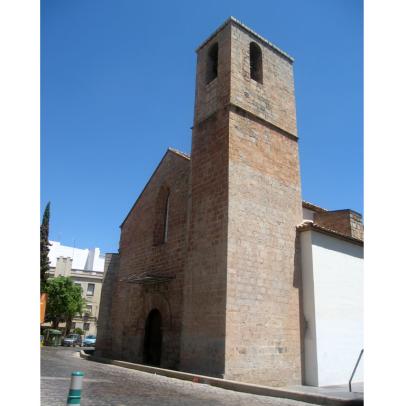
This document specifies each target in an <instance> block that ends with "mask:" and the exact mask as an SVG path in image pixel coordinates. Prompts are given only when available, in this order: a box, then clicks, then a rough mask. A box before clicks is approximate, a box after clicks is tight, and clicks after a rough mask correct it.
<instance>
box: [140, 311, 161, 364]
mask: <svg viewBox="0 0 406 406" xmlns="http://www.w3.org/2000/svg"><path fill="white" fill-rule="evenodd" d="M161 347H162V317H161V313H159V311H158V310H157V309H154V310H151V312H150V313H149V315H148V317H147V321H146V322H145V336H144V362H145V363H146V364H149V365H154V366H159V365H160V363H161Z"/></svg>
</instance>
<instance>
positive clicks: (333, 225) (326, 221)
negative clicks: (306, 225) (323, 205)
mask: <svg viewBox="0 0 406 406" xmlns="http://www.w3.org/2000/svg"><path fill="white" fill-rule="evenodd" d="M314 222H315V223H316V224H318V225H320V226H323V227H326V228H329V229H331V230H334V231H337V232H339V233H342V234H344V235H348V236H349V237H354V238H358V239H360V240H363V239H364V225H363V224H362V217H361V215H360V214H358V213H356V212H355V211H353V210H349V209H346V210H333V211H325V212H320V213H315V215H314Z"/></svg>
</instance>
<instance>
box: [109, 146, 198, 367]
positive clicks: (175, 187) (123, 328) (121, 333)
mask: <svg viewBox="0 0 406 406" xmlns="http://www.w3.org/2000/svg"><path fill="white" fill-rule="evenodd" d="M189 166H190V161H189V159H187V158H185V157H183V156H181V155H178V154H176V153H175V152H172V151H170V150H169V151H168V152H167V153H166V155H165V157H164V158H163V160H162V161H161V164H160V165H159V167H158V168H157V170H156V172H155V173H154V175H153V176H152V178H151V179H150V181H149V183H148V184H147V186H146V188H145V189H144V191H143V192H142V194H141V195H140V197H139V199H138V200H137V202H136V204H135V206H134V207H133V209H132V210H131V212H130V214H129V216H128V217H127V219H126V220H125V221H124V223H123V225H122V229H121V239H120V269H119V273H118V279H117V282H116V284H115V291H114V293H113V295H114V297H113V320H114V323H113V329H114V335H113V342H112V347H113V351H112V353H113V357H115V358H119V359H124V360H128V361H131V362H142V361H143V344H144V334H145V322H146V319H147V317H148V315H149V313H150V311H151V310H153V309H158V310H159V312H160V313H161V316H162V332H163V339H162V340H163V342H162V356H161V366H162V367H164V368H175V369H176V368H178V365H179V351H180V333H181V314H182V306H183V292H182V287H183V271H184V263H185V250H186V221H187V200H188V185H189ZM162 188H165V189H169V191H170V200H169V221H168V237H167V241H166V242H165V243H162V244H158V245H157V244H156V242H154V230H156V222H157V221H160V219H157V218H156V213H157V204H158V202H159V196H160V191H161V190H162ZM146 273H147V274H150V275H160V276H169V277H175V278H174V279H172V280H170V281H169V282H164V283H159V284H157V283H153V284H150V285H140V284H134V283H129V282H127V278H128V277H129V276H130V275H144V274H146Z"/></svg>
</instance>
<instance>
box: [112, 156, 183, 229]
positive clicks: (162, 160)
mask: <svg viewBox="0 0 406 406" xmlns="http://www.w3.org/2000/svg"><path fill="white" fill-rule="evenodd" d="M168 154H173V155H175V156H177V157H179V158H182V159H186V160H188V161H190V156H189V155H188V154H185V153H184V152H181V151H178V150H177V149H175V148H168V149H167V150H166V152H165V154H164V156H163V157H162V159H161V160H160V162H159V164H158V166H157V167H156V168H155V170H154V172H153V173H152V175H151V176H150V178H149V180H148V182H147V183H146V184H145V186H144V188H143V189H142V191H141V193H140V194H139V196H138V198H137V200H136V201H135V203H134V204H133V205H132V207H131V209H130V211H129V212H128V214H127V216H126V217H125V219H124V220H123V222H122V223H121V225H120V228H121V227H122V226H123V225H124V223H125V222H126V220H127V219H128V216H129V215H130V214H131V212H132V211H133V209H134V207H135V206H136V205H137V203H138V200H140V198H141V196H142V194H143V193H144V191H145V190H146V188H147V187H148V185H149V184H150V182H151V180H152V178H153V177H154V176H155V174H156V172H157V171H158V169H159V167H160V166H161V165H162V163H163V162H164V160H165V158H166V156H167V155H168Z"/></svg>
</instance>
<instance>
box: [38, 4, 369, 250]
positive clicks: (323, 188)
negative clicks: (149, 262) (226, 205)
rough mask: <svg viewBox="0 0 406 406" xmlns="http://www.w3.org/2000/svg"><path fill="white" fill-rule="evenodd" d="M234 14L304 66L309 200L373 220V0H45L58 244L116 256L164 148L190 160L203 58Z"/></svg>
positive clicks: (46, 116) (48, 146)
mask: <svg viewBox="0 0 406 406" xmlns="http://www.w3.org/2000/svg"><path fill="white" fill-rule="evenodd" d="M230 15H233V16H234V17H236V18H237V19H239V20H240V21H242V22H243V23H244V24H246V25H248V26H249V27H250V28H252V29H253V30H254V31H256V32H258V33H259V34H260V35H262V36H264V37H265V38H267V39H269V40H270V41H271V42H273V43H274V44H275V45H277V46H278V47H280V48H282V49H283V50H284V51H286V52H287V53H289V54H290V55H292V56H293V57H294V58H295V64H294V72H295V88H296V102H297V121H298V133H299V137H300V140H299V151H300V163H301V174H302V193H303V199H304V200H308V201H310V202H312V203H315V204H318V205H320V206H322V207H326V208H328V209H331V210H334V209H342V208H352V209H354V210H356V211H358V212H361V213H363V4H362V1H355V0H329V1H325V0H306V1H303V0H283V1H282V0H277V1H276V0H268V1H255V0H251V1H249V2H248V1H247V0H245V1H240V0H233V1H218V0H217V1H213V0H205V1H175V0H174V1H153V2H146V1H145V2H140V1H134V0H110V1H102V0H86V1H83V0H70V1H62V0H46V1H44V0H43V1H42V2H41V215H42V211H43V209H44V207H45V204H46V203H47V202H48V201H51V226H50V227H51V229H50V238H51V239H56V240H59V241H61V242H62V243H63V244H66V245H72V244H73V243H75V246H77V247H81V248H87V247H96V246H97V247H100V248H101V250H102V252H115V251H117V248H118V241H119V225H120V224H121V222H122V220H123V219H124V218H125V216H126V215H127V213H128V211H129V210H130V208H131V206H132V204H133V203H134V201H135V199H136V198H137V196H138V195H139V193H140V192H141V190H142V188H143V187H144V185H145V183H146V182H147V180H148V179H149V177H150V175H151V174H152V172H153V171H154V169H155V167H156V165H157V164H158V163H159V161H160V159H161V158H162V156H163V154H164V153H165V151H166V149H167V147H168V146H172V147H175V148H177V149H179V150H182V151H184V152H187V153H189V152H190V145H191V130H190V127H191V125H192V121H193V103H194V87H195V64H196V56H195V52H194V51H195V49H196V47H197V46H198V45H199V44H200V43H201V42H202V41H203V40H204V39H205V38H206V37H208V36H209V35H210V34H211V33H212V32H213V31H214V30H215V29H216V28H217V27H218V26H219V25H220V24H221V23H223V21H224V20H226V19H227V18H228V17H229V16H230Z"/></svg>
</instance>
